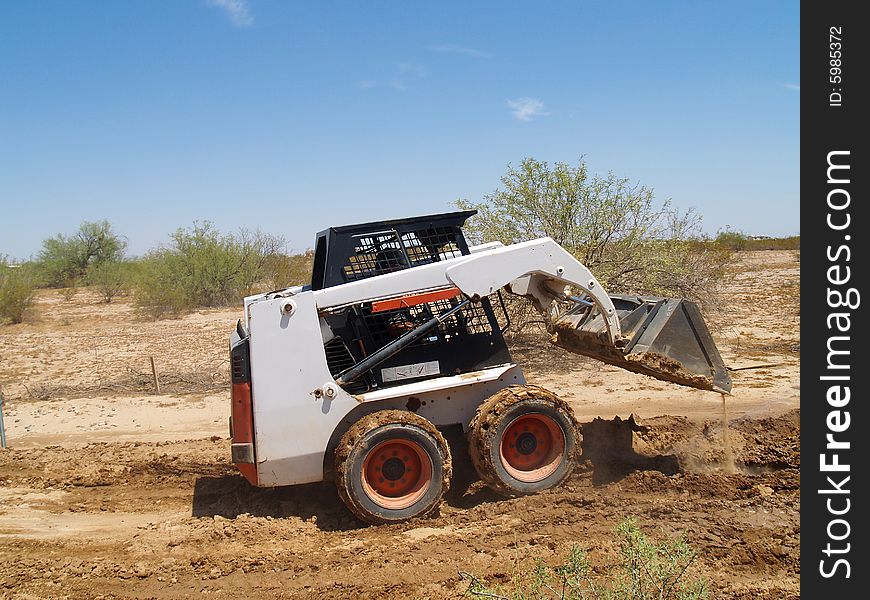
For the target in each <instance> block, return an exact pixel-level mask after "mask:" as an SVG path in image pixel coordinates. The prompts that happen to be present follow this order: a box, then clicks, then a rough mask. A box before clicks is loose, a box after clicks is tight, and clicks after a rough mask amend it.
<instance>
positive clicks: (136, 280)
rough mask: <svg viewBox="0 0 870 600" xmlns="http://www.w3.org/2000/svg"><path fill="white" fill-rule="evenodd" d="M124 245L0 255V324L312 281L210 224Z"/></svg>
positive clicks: (278, 243) (265, 249)
mask: <svg viewBox="0 0 870 600" xmlns="http://www.w3.org/2000/svg"><path fill="white" fill-rule="evenodd" d="M686 241H688V240H686ZM693 242H694V244H695V246H696V247H697V249H698V251H710V250H719V251H724V252H741V251H750V250H799V249H800V237H799V236H792V237H787V238H757V237H750V236H748V235H746V234H743V233H741V232H737V231H732V230H730V229H729V230H725V231H722V232H719V233H718V234H717V236H716V237H715V238H704V237H697V238H694V240H693ZM660 243H661V242H656V241H652V240H648V241H647V242H646V244H648V245H652V246H657V245H659V244H660ZM690 243H691V242H690ZM126 248H127V242H126V239H125V238H124V236H122V235H120V234H119V233H117V232H116V231H115V230H114V229H113V227H112V225H111V224H110V223H109V222H108V221H99V222H84V223H82V224H81V225H80V226H79V229H78V231H76V232H75V233H74V234H72V235H69V236H67V235H63V234H58V235H56V236H54V237H51V238H48V239H46V240H44V241H43V243H42V250H41V251H40V253H39V255H38V256H37V257H36V258H35V259H34V260H32V261H28V262H25V263H23V264H20V265H14V267H13V266H11V265H9V264H8V260H7V259H6V258H5V257H4V256H2V255H0V322H2V321H6V322H12V323H18V322H21V321H22V320H23V318H24V315H25V312H26V310H27V308H28V307H29V306H30V305H31V304H32V302H33V298H34V294H35V290H36V289H39V288H57V289H59V291H60V294H61V295H62V296H63V297H64V298H65V299H67V300H69V299H71V298H72V297H74V296H75V294H76V293H77V290H78V289H79V288H80V287H83V286H88V287H90V288H91V289H93V290H94V291H96V292H97V294H98V295H99V297H100V298H101V300H102V301H103V302H106V303H110V302H112V301H113V300H114V299H115V298H116V297H118V296H125V295H132V296H133V299H134V302H135V303H136V305H137V306H138V307H139V308H140V310H141V311H142V313H143V314H145V315H148V316H151V317H154V318H159V317H166V316H177V315H180V314H184V313H185V312H189V311H191V310H193V309H195V308H199V307H217V306H232V305H235V304H238V303H240V302H241V299H242V298H243V297H244V296H246V295H250V294H254V293H258V292H263V291H269V290H277V289H282V288H285V287H289V286H293V285H303V284H306V283H308V282H309V281H310V278H311V266H312V261H313V253H312V252H311V251H310V250H309V251H305V252H302V253H299V254H291V253H288V252H287V251H286V242H285V240H284V239H283V238H282V237H279V236H273V235H270V234H266V233H263V232H261V231H253V232H252V231H247V230H240V231H238V232H237V233H222V232H220V231H218V230H217V229H216V228H215V227H214V225H213V224H211V223H209V222H203V223H194V224H193V225H192V226H190V227H187V228H180V229H178V230H176V231H175V232H173V233H172V234H171V235H170V236H169V243H168V244H166V245H164V246H160V247H158V248H155V249H153V250H151V251H150V252H148V253H147V254H145V255H144V256H142V257H139V258H129V257H127V256H126ZM581 260H582V258H581Z"/></svg>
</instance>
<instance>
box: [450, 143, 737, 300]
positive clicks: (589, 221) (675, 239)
mask: <svg viewBox="0 0 870 600" xmlns="http://www.w3.org/2000/svg"><path fill="white" fill-rule="evenodd" d="M501 184H502V186H501V188H500V189H497V190H496V191H495V192H493V193H491V194H489V195H487V196H485V197H484V199H483V201H482V202H478V203H474V202H468V201H465V200H460V201H458V202H457V206H459V207H460V208H462V209H476V210H477V211H478V214H477V216H475V217H473V218H472V219H470V220H469V222H468V224H467V226H466V231H467V233H468V236H469V238H470V240H471V241H472V242H478V243H479V242H487V241H493V240H498V241H501V242H503V243H505V244H512V243H516V242H522V241H526V240H530V239H534V238H538V237H544V236H547V237H551V238H553V239H554V240H555V241H556V242H557V243H558V244H560V245H561V246H562V247H563V248H565V249H566V250H568V251H569V252H571V253H572V254H573V255H574V256H575V257H577V259H578V260H579V261H580V262H581V263H583V264H584V265H586V266H587V267H588V268H589V270H590V271H592V273H593V274H594V275H595V277H596V278H597V279H598V280H599V281H600V282H601V284H602V285H603V286H604V288H605V289H606V290H607V291H608V292H609V293H611V294H614V293H630V294H649V295H653V296H679V297H684V298H689V299H692V300H696V301H699V302H701V303H702V304H703V303H707V302H709V301H710V300H711V298H712V296H713V292H714V291H715V290H716V288H717V287H718V285H719V283H720V282H721V280H722V277H723V275H724V273H725V267H726V265H727V264H728V262H729V261H730V259H731V253H730V250H729V249H727V248H725V247H722V246H709V245H705V244H703V243H701V242H702V240H703V236H702V233H701V218H700V216H699V215H698V214H696V213H695V212H694V211H692V210H688V211H685V212H681V211H678V210H677V209H675V208H673V207H672V206H671V204H670V202H669V201H667V200H665V201H661V202H660V201H657V200H656V199H655V196H654V193H653V191H652V190H651V189H650V188H647V187H645V186H643V185H640V184H639V183H635V182H632V181H630V180H628V179H626V178H620V177H617V176H615V175H613V174H612V173H608V174H607V175H605V176H598V175H595V176H592V175H589V174H588V173H587V168H586V164H585V162H584V161H583V160H582V159H581V160H580V162H579V164H578V165H577V166H571V165H568V164H565V163H556V164H555V165H553V166H551V165H549V164H548V163H546V162H543V161H539V160H535V159H533V158H526V159H524V160H523V161H522V162H521V163H520V165H519V167H516V168H514V167H511V166H509V167H508V170H507V173H506V174H505V175H504V176H503V177H502V178H501Z"/></svg>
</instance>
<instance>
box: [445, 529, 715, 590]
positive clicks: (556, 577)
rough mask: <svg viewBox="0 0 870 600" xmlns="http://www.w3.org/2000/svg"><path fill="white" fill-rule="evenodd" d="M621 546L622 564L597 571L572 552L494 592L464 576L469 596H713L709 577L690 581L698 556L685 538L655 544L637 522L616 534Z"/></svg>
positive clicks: (537, 563)
mask: <svg viewBox="0 0 870 600" xmlns="http://www.w3.org/2000/svg"><path fill="white" fill-rule="evenodd" d="M614 533H615V535H616V537H617V538H618V541H619V554H618V560H617V562H616V563H614V564H611V565H607V566H605V567H604V568H603V569H596V570H593V569H592V566H591V565H590V563H589V559H588V557H587V556H586V553H585V552H584V551H583V549H582V548H580V547H579V546H577V545H574V546H572V547H571V549H570V551H569V552H568V554H567V555H566V556H565V557H564V558H563V559H562V561H561V562H560V563H559V564H557V565H555V566H550V565H548V564H547V563H545V562H544V561H543V560H541V559H540V558H537V559H534V560H532V561H531V562H532V565H531V566H529V565H528V562H530V561H528V560H526V561H525V563H526V564H523V561H522V560H521V559H519V557H518V560H517V565H516V571H515V573H514V576H513V578H512V580H511V582H510V584H509V585H508V586H506V589H500V588H495V589H490V588H489V586H487V584H486V582H485V581H483V580H482V579H480V578H477V577H475V576H473V575H469V574H467V573H463V574H462V575H463V576H464V578H465V579H467V580H469V586H468V589H467V590H466V595H467V596H472V597H477V598H501V599H502V600H525V599H532V598H534V599H536V600H543V599H552V600H557V599H558V600H586V599H592V598H595V599H604V600H653V599H659V600H702V599H703V598H706V597H707V583H706V581H705V580H704V579H703V578H699V577H690V575H689V572H690V568H691V567H692V565H693V564H694V562H695V560H696V554H695V552H694V551H693V550H692V548H691V547H690V546H689V545H688V544H687V543H686V541H685V540H684V539H682V538H668V539H664V540H661V541H659V542H655V541H654V540H651V539H650V538H649V537H647V536H646V534H644V533H643V532H642V531H641V530H640V529H639V528H638V526H637V523H636V522H635V521H634V519H631V518H628V519H625V520H623V521H622V522H620V524H619V525H618V526H617V527H616V529H615V532H614Z"/></svg>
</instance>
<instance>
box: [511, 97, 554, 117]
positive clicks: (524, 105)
mask: <svg viewBox="0 0 870 600" xmlns="http://www.w3.org/2000/svg"><path fill="white" fill-rule="evenodd" d="M507 105H508V108H510V109H511V112H512V113H513V114H514V116H515V117H516V118H517V119H519V120H520V121H531V120H532V119H534V118H535V117H541V116H544V115H547V114H549V113H547V112H544V103H543V102H541V101H540V100H538V99H537V98H517V99H516V100H508V101H507Z"/></svg>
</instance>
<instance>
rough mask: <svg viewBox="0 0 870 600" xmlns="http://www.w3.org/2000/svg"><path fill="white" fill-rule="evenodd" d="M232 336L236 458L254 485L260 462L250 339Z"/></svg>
mask: <svg viewBox="0 0 870 600" xmlns="http://www.w3.org/2000/svg"><path fill="white" fill-rule="evenodd" d="M232 337H233V339H232V341H231V346H230V376H231V380H232V409H231V412H230V414H231V415H232V416H231V422H232V432H231V435H232V459H233V463H234V464H235V465H236V468H238V469H239V471H241V473H242V475H244V476H245V479H247V480H248V481H249V482H251V483H252V484H253V485H257V463H256V457H255V454H254V402H253V396H252V394H251V374H250V359H249V356H250V354H249V351H248V348H249V345H248V338H247V337H246V338H244V339H239V336H238V335H234V336H232Z"/></svg>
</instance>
